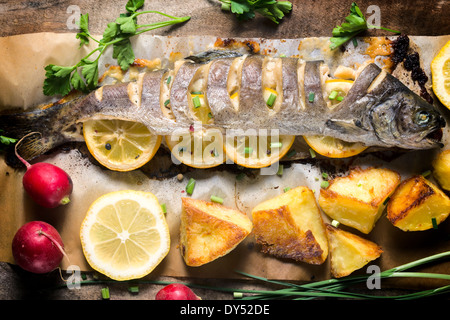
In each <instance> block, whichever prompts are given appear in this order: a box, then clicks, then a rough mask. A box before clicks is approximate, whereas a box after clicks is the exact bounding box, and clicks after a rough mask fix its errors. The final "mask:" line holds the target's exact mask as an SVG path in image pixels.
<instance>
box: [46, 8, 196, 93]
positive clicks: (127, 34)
mask: <svg viewBox="0 0 450 320" xmlns="http://www.w3.org/2000/svg"><path fill="white" fill-rule="evenodd" d="M144 2H145V0H129V1H128V2H127V4H126V6H125V9H126V11H127V12H126V13H124V14H121V15H120V16H119V17H118V18H117V19H116V21H114V22H110V23H108V25H107V27H106V29H105V31H104V32H103V37H102V39H100V40H97V39H95V38H94V37H93V36H92V35H91V34H90V32H89V14H87V13H86V14H82V15H81V17H80V32H79V33H77V35H76V37H77V39H80V46H83V45H86V44H88V43H89V41H90V40H92V41H95V42H96V43H97V44H98V46H97V48H95V49H94V50H92V51H91V52H90V53H89V54H88V55H87V56H85V57H84V58H83V59H81V60H80V61H79V62H78V63H77V64H75V65H74V66H68V67H65V66H57V65H54V64H49V65H47V66H46V67H45V71H46V74H45V77H46V78H45V80H44V94H45V95H47V96H51V95H55V94H61V95H66V94H68V93H69V92H70V91H71V90H73V89H75V90H79V91H83V92H86V91H89V90H93V89H95V88H96V87H97V84H98V61H99V58H100V56H101V55H102V54H103V53H104V52H105V50H106V48H107V47H109V46H112V47H113V55H112V56H113V58H114V59H116V60H117V63H118V64H119V66H120V67H121V68H122V70H127V69H128V68H129V66H130V64H132V63H133V62H134V58H135V56H134V52H133V48H132V46H131V42H130V38H131V37H133V36H136V35H139V34H141V33H144V32H147V31H150V30H154V29H157V28H162V27H166V26H170V25H174V24H177V23H182V22H185V21H187V20H189V19H190V17H189V16H186V17H173V16H170V15H168V14H165V13H162V12H159V11H151V10H150V11H139V12H138V10H139V9H141V8H142V7H143V5H144ZM146 13H156V14H159V15H162V16H165V17H167V18H170V19H171V20H167V21H162V22H156V23H151V24H143V25H140V24H138V23H137V17H138V16H139V15H141V14H146ZM97 52H98V56H97V58H96V59H94V60H91V59H89V58H90V57H91V56H92V55H93V54H94V53H97ZM80 72H81V74H80Z"/></svg>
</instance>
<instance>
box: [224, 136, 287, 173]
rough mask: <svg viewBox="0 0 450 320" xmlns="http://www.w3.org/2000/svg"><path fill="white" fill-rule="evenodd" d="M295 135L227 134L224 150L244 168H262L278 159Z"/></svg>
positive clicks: (284, 152) (285, 151)
mask: <svg viewBox="0 0 450 320" xmlns="http://www.w3.org/2000/svg"><path fill="white" fill-rule="evenodd" d="M294 140H295V136H291V135H280V136H278V137H277V138H276V139H274V137H272V136H271V135H267V136H262V135H255V136H229V137H227V138H226V141H225V144H224V150H225V152H226V155H227V157H228V158H229V159H231V160H232V161H233V162H234V163H236V164H238V165H240V166H243V167H246V168H255V169H256V168H264V167H268V166H270V165H272V164H274V163H275V162H277V161H279V160H280V159H281V158H282V157H283V156H284V155H285V154H286V153H287V152H288V151H289V149H290V148H291V146H292V144H293V143H294Z"/></svg>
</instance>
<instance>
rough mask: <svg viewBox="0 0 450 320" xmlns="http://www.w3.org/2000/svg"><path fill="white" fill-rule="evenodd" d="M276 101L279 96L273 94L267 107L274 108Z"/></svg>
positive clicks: (268, 100)
mask: <svg viewBox="0 0 450 320" xmlns="http://www.w3.org/2000/svg"><path fill="white" fill-rule="evenodd" d="M276 99H277V96H276V95H275V94H273V93H271V94H270V96H269V98H268V99H267V105H268V106H269V107H273V104H274V103H275V100H276Z"/></svg>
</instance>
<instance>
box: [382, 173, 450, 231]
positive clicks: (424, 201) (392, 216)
mask: <svg viewBox="0 0 450 320" xmlns="http://www.w3.org/2000/svg"><path fill="white" fill-rule="evenodd" d="M449 213H450V199H449V197H448V196H447V195H446V194H445V193H444V192H443V191H442V190H440V189H439V188H438V187H437V186H436V185H434V184H433V183H432V182H431V181H429V180H427V179H425V178H424V177H423V176H421V175H418V176H413V177H411V178H409V179H407V180H405V181H403V182H402V183H401V184H400V185H399V186H398V188H397V190H395V192H394V194H393V195H392V196H391V198H390V200H389V203H388V205H387V218H388V219H389V221H390V222H392V224H393V225H394V226H396V227H397V228H399V229H401V230H403V231H421V230H427V229H431V228H432V227H433V219H435V222H436V225H438V224H439V223H441V222H442V221H444V220H445V219H446V218H447V217H448V215H449Z"/></svg>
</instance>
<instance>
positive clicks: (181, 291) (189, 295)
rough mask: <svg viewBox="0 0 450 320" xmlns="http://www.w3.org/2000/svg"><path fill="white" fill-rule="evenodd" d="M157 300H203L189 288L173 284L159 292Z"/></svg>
mask: <svg viewBox="0 0 450 320" xmlns="http://www.w3.org/2000/svg"><path fill="white" fill-rule="evenodd" d="M155 299H156V300H201V298H200V297H199V296H197V295H196V294H195V293H194V292H193V291H192V290H191V289H190V288H189V287H187V286H185V285H184V284H181V283H172V284H169V285H167V286H165V287H164V288H162V289H161V290H159V291H158V293H157V294H156V297H155Z"/></svg>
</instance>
